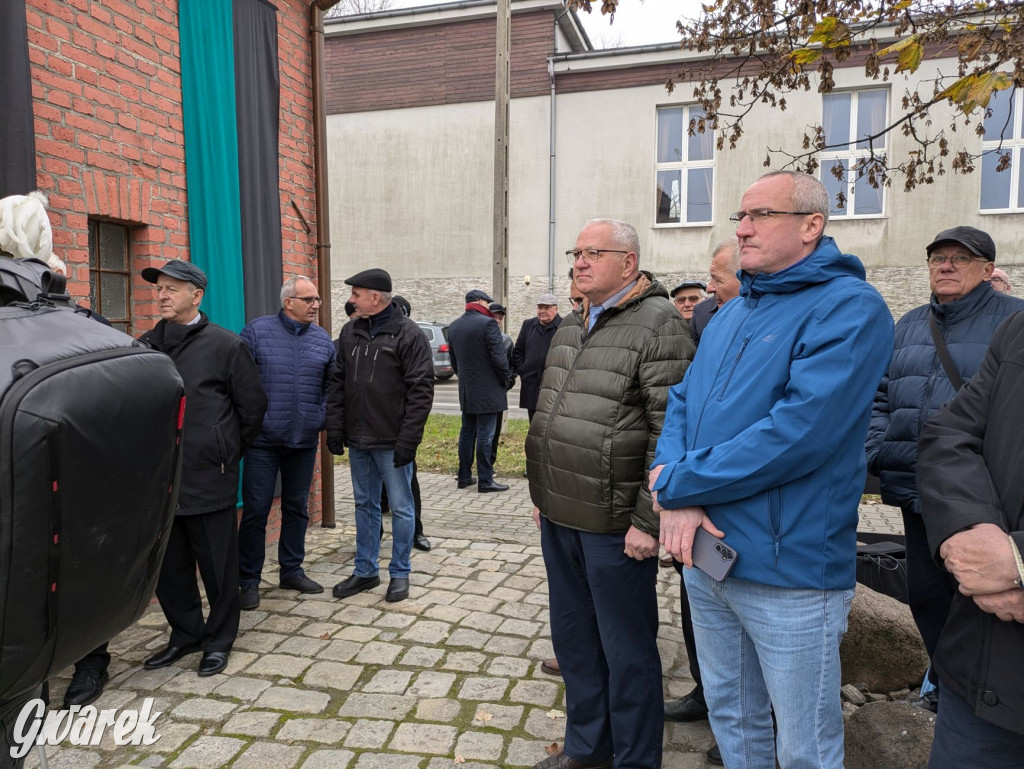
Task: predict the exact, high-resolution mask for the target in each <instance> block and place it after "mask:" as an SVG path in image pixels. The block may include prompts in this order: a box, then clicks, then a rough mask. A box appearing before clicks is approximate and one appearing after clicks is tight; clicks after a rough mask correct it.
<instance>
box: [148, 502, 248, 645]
mask: <svg viewBox="0 0 1024 769" xmlns="http://www.w3.org/2000/svg"><path fill="white" fill-rule="evenodd" d="M236 521H237V519H236V516H235V508H234V506H231V507H229V508H226V509H224V510H217V511H215V512H212V513H202V514H201V515H176V516H174V523H173V524H172V526H171V534H170V536H169V537H168V538H167V552H166V554H165V555H164V562H163V566H161V567H160V577H159V579H158V580H157V583H156V597H157V599H158V600H159V601H160V608H161V609H163V610H164V616H165V617H167V621H168V622H169V623H170V625H171V638H170V641H169V643H170V645H171V646H189V645H191V644H201V645H202V647H203V650H204V651H208V652H217V651H230V649H231V645H232V644H233V643H234V642H235V638H236V636H237V635H238V618H239V611H240V610H239V606H238V528H237V527H238V524H237V522H236ZM196 566H198V567H199V574H200V576H201V577H202V579H203V587H204V588H206V598H207V600H208V601H209V602H210V616H209V617H208V618H207V619H206V621H205V622H204V621H203V603H202V599H201V597H200V595H199V585H198V584H197V583H196Z"/></svg>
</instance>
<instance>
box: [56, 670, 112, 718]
mask: <svg viewBox="0 0 1024 769" xmlns="http://www.w3.org/2000/svg"><path fill="white" fill-rule="evenodd" d="M106 682H107V671H106V670H76V671H75V674H74V675H73V676H72V677H71V683H70V684H68V690H67V691H66V692H64V710H67V709H68V708H70V707H71V706H72V705H78V706H80V707H85V706H86V705H89V704H91V703H93V702H95V701H96V700H98V699H99V698H100V695H101V694H103V685H104V684H105V683H106Z"/></svg>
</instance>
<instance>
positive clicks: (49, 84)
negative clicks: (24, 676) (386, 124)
mask: <svg viewBox="0 0 1024 769" xmlns="http://www.w3.org/2000/svg"><path fill="white" fill-rule="evenodd" d="M276 6H277V8H278V57H279V67H280V78H281V112H280V116H281V122H280V164H279V168H280V188H279V190H280V199H281V223H282V240H283V257H284V272H285V275H286V276H287V275H293V274H302V275H306V276H309V277H312V278H313V279H314V280H315V277H316V264H315V227H316V212H315V198H314V190H313V146H312V142H313V127H312V118H313V115H312V111H313V107H312V90H311V88H312V85H311V84H312V77H311V67H312V52H311V45H310V37H309V17H308V3H307V2H304V0H277V2H276ZM26 21H27V26H28V41H29V59H30V61H31V65H32V90H33V98H34V102H35V103H34V106H33V109H34V114H35V134H36V155H37V156H36V178H37V186H38V188H39V189H41V190H43V191H44V192H46V193H47V195H48V196H49V199H50V221H51V223H52V224H53V241H54V252H55V253H56V254H57V256H59V257H60V258H61V259H63V260H64V261H65V262H66V263H67V265H68V272H69V275H68V278H69V290H70V292H71V294H72V295H73V296H74V297H75V298H76V299H77V300H79V301H81V302H83V303H87V302H88V296H89V270H88V264H89V230H88V223H89V219H90V218H98V219H104V220H107V221H113V222H117V223H120V224H123V225H125V226H127V227H129V228H130V232H131V264H130V267H131V272H132V299H131V303H132V314H133V325H134V332H135V334H136V335H138V334H139V333H141V332H143V331H146V330H148V329H150V328H152V327H153V325H154V324H155V323H156V321H157V320H158V319H159V315H158V313H157V309H156V303H155V296H154V292H153V289H152V287H151V286H150V284H148V283H146V282H145V281H143V280H142V278H141V276H140V274H139V273H140V272H141V270H142V269H143V268H144V267H147V266H150V265H151V264H160V263H162V262H164V261H165V260H167V259H188V258H189V241H188V218H187V214H188V212H187V203H188V196H187V190H186V183H185V151H184V143H185V142H184V127H183V122H182V106H181V67H180V49H179V44H178V40H179V38H178V3H177V1H176V0H159V1H154V0H28V1H27V9H26ZM296 209H297V210H298V211H299V212H301V217H302V218H300V216H299V214H298V213H297V210H296ZM303 218H304V220H305V224H303V221H302V219H303ZM307 226H308V227H309V228H310V229H309V230H307ZM320 510H321V505H320V474H319V472H317V474H316V479H315V481H314V487H313V490H312V495H311V500H310V514H311V516H312V517H314V518H316V519H319V517H320ZM278 528H279V522H278V520H277V513H276V511H275V514H274V517H273V518H272V521H271V524H270V526H269V527H268V536H269V535H270V534H271V532H273V537H274V538H276V536H277V529H278Z"/></svg>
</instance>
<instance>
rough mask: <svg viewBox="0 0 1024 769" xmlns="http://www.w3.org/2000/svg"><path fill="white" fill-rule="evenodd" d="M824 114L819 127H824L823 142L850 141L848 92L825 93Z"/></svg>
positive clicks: (832, 143)
mask: <svg viewBox="0 0 1024 769" xmlns="http://www.w3.org/2000/svg"><path fill="white" fill-rule="evenodd" d="M824 107H825V111H824V115H823V117H822V121H821V127H822V128H824V129H825V143H826V144H828V145H830V146H831V145H834V144H849V143H850V94H848V93H830V94H826V95H825V99H824Z"/></svg>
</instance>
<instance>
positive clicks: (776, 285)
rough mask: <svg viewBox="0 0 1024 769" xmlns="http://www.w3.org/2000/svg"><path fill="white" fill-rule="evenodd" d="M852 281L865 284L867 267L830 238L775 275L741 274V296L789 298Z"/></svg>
mask: <svg viewBox="0 0 1024 769" xmlns="http://www.w3.org/2000/svg"><path fill="white" fill-rule="evenodd" d="M842 277H850V278H857V279H859V280H864V279H865V278H866V277H867V273H865V271H864V265H863V264H862V263H861V261H860V259H858V258H857V257H856V256H854V255H853V254H844V253H843V252H842V251H840V250H839V247H838V246H837V245H836V242H835V240H833V239H832V238H831V237H829V236H828V235H825V236H823V237H822V239H821V240H820V241H818V247H817V248H815V249H814V250H813V251H812V252H811V253H809V254H808V255H807V256H805V257H804V258H803V259H801V260H800V261H799V262H797V263H796V264H791V265H790V266H789V267H786V268H785V269H783V270H779V271H778V272H773V273H757V274H756V275H751V274H750V273H748V272H741V273H740V296H745V297H746V296H750V295H757V294H790V293H793V292H794V291H799V290H800V289H803V288H806V287H808V286H812V285H815V284H817V283H827V282H828V281H830V280H834V279H836V278H842Z"/></svg>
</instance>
